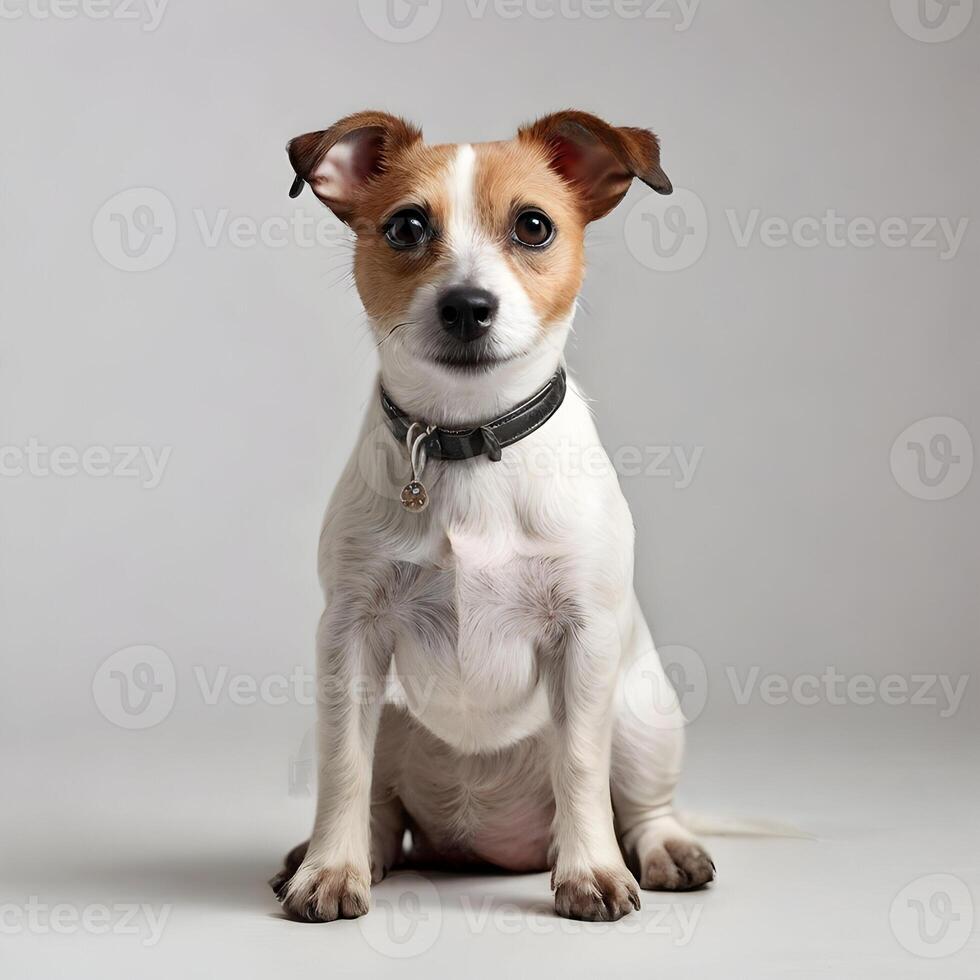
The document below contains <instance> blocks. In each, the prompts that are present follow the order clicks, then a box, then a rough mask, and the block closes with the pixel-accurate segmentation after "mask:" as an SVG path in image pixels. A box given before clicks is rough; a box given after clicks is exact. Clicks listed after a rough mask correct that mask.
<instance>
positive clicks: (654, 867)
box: [640, 837, 715, 892]
mask: <svg viewBox="0 0 980 980" xmlns="http://www.w3.org/2000/svg"><path fill="white" fill-rule="evenodd" d="M714 879H715V863H714V861H712V860H711V857H710V856H709V855H708V852H707V851H706V850H705V849H704V848H703V847H702V846H701V845H700V844H699V843H698V842H697V841H696V840H693V839H688V838H685V837H673V838H667V839H666V840H664V841H662V842H658V843H657V844H655V845H654V846H652V847H649V848H646V849H644V851H643V853H642V854H641V855H640V887H641V888H643V889H646V890H649V891H664V892H689V891H692V890H693V889H695V888H702V887H704V886H705V885H707V884H708V882H710V881H714Z"/></svg>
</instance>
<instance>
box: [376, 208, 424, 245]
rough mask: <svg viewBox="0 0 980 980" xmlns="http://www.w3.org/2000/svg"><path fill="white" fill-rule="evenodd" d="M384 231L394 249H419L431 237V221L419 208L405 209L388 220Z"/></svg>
mask: <svg viewBox="0 0 980 980" xmlns="http://www.w3.org/2000/svg"><path fill="white" fill-rule="evenodd" d="M384 230H385V238H386V239H388V244H389V245H390V246H391V247H392V248H418V247H419V245H422V244H423V243H424V242H425V241H426V239H427V238H428V237H429V219H428V218H427V217H426V216H425V213H424V212H422V211H421V210H419V209H418V208H403V209H402V210H401V211H399V212H397V214H393V215H392V216H391V217H390V218H389V219H388V223H387V224H386V225H385V229H384Z"/></svg>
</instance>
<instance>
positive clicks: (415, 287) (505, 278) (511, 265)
mask: <svg viewBox="0 0 980 980" xmlns="http://www.w3.org/2000/svg"><path fill="white" fill-rule="evenodd" d="M289 158H290V162H291V163H292V165H293V169H294V170H295V171H296V174H297V178H298V179H297V181H296V184H295V185H294V193H298V192H299V190H300V189H301V188H302V186H303V184H302V182H303V181H305V182H306V183H308V184H309V185H310V187H311V188H312V189H313V191H314V193H315V194H316V195H317V197H319V198H320V200H321V201H322V202H323V203H324V204H326V205H327V207H329V208H330V209H331V210H332V211H333V212H334V213H335V214H336V215H337V216H338V217H339V218H341V219H342V220H343V221H345V222H346V223H347V224H348V225H350V227H351V228H352V229H353V231H354V233H355V235H356V250H355V259H354V275H355V280H356V282H357V289H358V292H359V294H360V296H361V300H362V301H363V303H364V308H365V310H366V311H367V313H368V316H369V318H370V321H371V325H372V328H373V329H374V331H375V332H376V335H377V340H378V343H379V345H380V350H381V354H382V371H383V373H384V374H386V375H387V374H396V375H398V376H399V378H400V379H401V386H402V387H404V386H405V385H408V386H409V387H417V388H418V387H422V386H425V387H430V388H431V387H432V386H436V387H439V386H442V387H443V388H444V389H451V388H452V387H453V386H454V385H466V384H467V383H469V382H471V381H473V380H475V379H477V378H482V379H483V380H482V387H484V388H486V387H487V381H486V375H488V374H491V375H494V376H495V378H494V380H495V381H496V380H500V381H504V379H506V377H507V376H508V375H513V373H514V372H515V371H521V370H522V366H526V365H530V364H532V363H533V364H546V363H550V364H551V368H550V370H554V366H555V365H556V364H557V362H558V360H559V358H560V356H561V350H562V347H563V345H564V340H565V337H566V335H567V331H568V327H569V324H570V322H571V317H572V313H573V308H574V305H575V298H576V296H577V295H578V292H579V288H580V286H581V283H582V276H583V272H584V257H583V240H584V233H585V228H586V226H587V225H588V223H589V222H590V221H593V220H595V219H596V218H599V217H602V215H604V214H606V213H607V212H609V211H610V210H611V209H612V208H613V207H615V206H616V204H618V203H619V201H620V200H622V198H623V196H624V195H625V194H626V191H627V190H628V189H629V186H630V184H631V182H632V180H633V178H634V177H638V178H639V179H640V180H642V181H643V182H644V183H646V184H647V185H649V186H650V187H652V188H653V189H654V190H656V191H658V192H659V193H661V194H669V193H670V191H671V186H670V181H669V180H668V179H667V176H666V174H664V172H663V170H661V168H660V148H659V143H658V140H657V137H656V136H654V135H653V133H651V132H649V131H647V130H645V129H634V128H626V127H616V126H611V125H609V124H608V123H606V122H603V120H601V119H598V118H597V117H595V116H592V115H589V114H588V113H584V112H575V111H568V112H559V113H555V114H554V115H550V116H546V117H545V118H543V119H540V120H538V121H537V122H535V123H533V124H531V125H528V126H525V127H523V128H522V129H520V130H519V132H518V134H517V136H516V137H515V138H514V139H512V140H509V141H506V142H496V143H480V144H468V143H464V144H448V145H428V144H427V143H425V142H424V140H423V138H422V133H421V131H420V130H419V129H417V128H416V127H415V126H412V125H411V124H409V123H407V122H405V121H404V120H402V119H398V118H396V117H394V116H391V115H388V114H386V113H383V112H360V113H356V114H355V115H352V116H348V117H347V118H345V119H342V120H341V121H340V122H338V123H336V124H335V125H334V126H332V127H331V128H330V129H327V130H323V131H321V132H315V133H307V134H306V135H304V136H298V137H296V139H294V140H292V141H291V142H290V143H289ZM299 178H301V179H302V180H300V179H299ZM532 373H533V372H532ZM386 380H387V378H386ZM493 384H494V381H491V382H490V386H491V387H492V386H493Z"/></svg>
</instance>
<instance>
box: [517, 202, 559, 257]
mask: <svg viewBox="0 0 980 980" xmlns="http://www.w3.org/2000/svg"><path fill="white" fill-rule="evenodd" d="M554 237H555V226H554V224H553V223H552V221H551V218H549V217H548V215H546V214H545V213H544V211H538V210H537V208H528V210H527V211H522V212H521V213H520V214H519V215H518V216H517V221H515V222H514V240H515V241H517V242H520V243H521V245H526V246H527V247H528V248H544V246H545V245H550V244H551V240H552V239H553V238H554Z"/></svg>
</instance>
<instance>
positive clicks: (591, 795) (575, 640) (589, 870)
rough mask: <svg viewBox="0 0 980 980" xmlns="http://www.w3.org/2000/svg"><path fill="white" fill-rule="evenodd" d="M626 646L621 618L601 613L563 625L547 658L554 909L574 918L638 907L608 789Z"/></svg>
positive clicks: (606, 916) (603, 917)
mask: <svg viewBox="0 0 980 980" xmlns="http://www.w3.org/2000/svg"><path fill="white" fill-rule="evenodd" d="M620 650H621V642H620V637H619V632H618V629H617V626H616V623H615V621H614V620H613V619H612V617H606V616H599V617H595V618H592V619H590V620H589V621H588V622H587V623H581V622H578V623H575V624H573V625H571V626H570V628H569V629H567V630H563V631H562V638H561V640H560V641H559V642H558V643H557V644H556V645H555V649H554V651H553V655H552V656H551V657H549V658H548V667H549V680H550V689H551V703H552V712H553V716H554V726H555V733H556V744H555V752H554V760H553V784H554V794H555V823H554V830H553V840H552V873H551V884H552V888H553V889H554V892H555V910H556V911H557V912H558V914H559V915H563V916H566V917H567V918H571V919H588V920H596V921H613V920H615V919H619V918H621V917H622V916H624V915H626V914H627V913H629V912H631V911H632V910H633V909H639V907H640V894H639V888H638V887H637V884H636V881H635V879H634V878H633V876H632V875H631V874H630V872H629V871H628V870H627V868H626V865H625V863H624V862H623V857H622V853H621V852H620V849H619V844H618V842H617V839H616V832H615V828H614V826H613V811H612V802H611V798H610V792H609V758H610V746H611V738H612V725H613V711H612V700H613V695H614V691H615V686H616V677H617V672H618V665H619V660H620Z"/></svg>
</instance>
